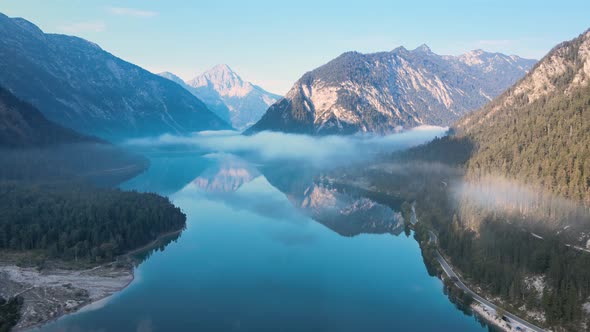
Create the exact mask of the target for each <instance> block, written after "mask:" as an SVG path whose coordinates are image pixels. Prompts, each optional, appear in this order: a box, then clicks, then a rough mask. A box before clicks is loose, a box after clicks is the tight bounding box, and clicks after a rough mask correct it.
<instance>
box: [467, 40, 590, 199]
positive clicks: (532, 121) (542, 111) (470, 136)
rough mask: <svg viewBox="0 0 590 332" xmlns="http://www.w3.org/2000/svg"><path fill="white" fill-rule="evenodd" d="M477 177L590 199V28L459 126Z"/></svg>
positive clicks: (552, 53) (559, 47) (472, 174)
mask: <svg viewBox="0 0 590 332" xmlns="http://www.w3.org/2000/svg"><path fill="white" fill-rule="evenodd" d="M455 127H456V129H455V130H456V137H458V138H462V139H466V140H469V141H471V142H472V144H473V145H474V146H475V147H476V149H475V150H474V151H473V153H472V155H471V156H470V158H469V160H468V161H467V166H468V172H469V175H471V176H478V177H479V176H482V175H486V174H500V175H502V176H505V177H509V178H511V179H516V180H518V181H520V182H522V183H527V184H531V185H538V186H541V187H543V188H545V189H547V190H548V191H550V192H552V193H554V194H558V195H560V196H564V197H567V198H570V199H573V200H575V201H578V202H580V201H582V202H584V203H586V205H590V135H589V133H590V30H588V31H586V32H585V33H583V34H582V35H580V36H579V37H578V38H576V39H574V40H571V41H568V42H564V43H562V44H560V45H558V46H556V47H555V48H554V49H553V50H552V51H551V52H550V53H549V54H548V55H546V56H545V57H544V58H543V59H542V60H541V61H539V63H538V64H537V65H536V66H535V67H534V68H533V69H532V70H531V71H530V72H529V73H528V74H527V75H526V76H525V77H524V78H523V79H522V80H520V81H519V82H518V83H517V84H516V85H514V86H512V87H511V88H510V89H508V90H507V91H506V92H505V93H503V94H502V95H501V96H500V97H498V98H496V99H495V100H494V101H493V102H491V103H490V104H488V105H486V106H485V107H484V108H483V109H481V110H480V111H478V112H475V113H472V114H470V115H468V116H466V117H464V118H462V119H461V120H460V121H458V122H457V124H456V125H455Z"/></svg>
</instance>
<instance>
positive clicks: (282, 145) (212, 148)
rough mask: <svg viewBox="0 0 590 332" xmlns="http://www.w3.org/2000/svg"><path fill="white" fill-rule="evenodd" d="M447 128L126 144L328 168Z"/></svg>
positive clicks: (222, 134) (219, 135) (226, 134)
mask: <svg viewBox="0 0 590 332" xmlns="http://www.w3.org/2000/svg"><path fill="white" fill-rule="evenodd" d="M446 131H447V128H443V127H433V126H424V127H418V128H415V129H411V130H408V131H405V132H402V133H398V134H392V135H388V136H377V135H355V136H309V135H300V134H286V133H278V132H261V133H258V134H256V135H252V136H243V135H241V134H239V133H237V132H233V131H217V132H200V133H196V134H194V135H192V136H174V135H162V136H159V137H152V138H143V139H134V140H130V141H128V142H127V143H126V144H127V145H130V146H138V147H174V146H185V147H186V146H192V147H198V148H200V149H202V150H203V151H204V152H226V153H234V154H241V155H248V156H250V157H254V158H256V159H258V160H260V161H261V162H268V161H298V162H304V163H309V164H311V165H314V166H318V167H331V166H338V165H342V164H350V163H354V162H359V161H366V160H368V159H369V158H372V157H374V156H376V155H378V154H380V153H389V152H394V151H399V150H403V149H407V148H410V147H412V146H416V145H420V144H423V143H426V142H428V141H430V140H432V139H434V138H435V137H437V136H438V137H441V136H444V135H445V133H446Z"/></svg>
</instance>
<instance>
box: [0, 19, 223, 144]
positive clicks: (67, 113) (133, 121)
mask: <svg viewBox="0 0 590 332" xmlns="http://www.w3.org/2000/svg"><path fill="white" fill-rule="evenodd" d="M0 85H1V86H3V87H5V88H6V89H8V90H9V91H11V92H12V93H14V94H15V95H16V96H17V97H19V98H21V99H23V100H24V101H27V102H29V103H31V104H32V105H34V106H35V107H37V108H38V109H39V110H40V111H41V112H42V113H43V114H44V115H45V116H46V117H47V118H48V119H50V120H52V121H55V122H57V123H59V124H61V125H62V126H65V127H68V128H72V129H75V130H77V131H79V132H81V133H85V134H91V135H97V136H100V137H103V138H114V139H120V138H126V137H134V136H144V135H157V134H162V133H166V132H170V133H175V134H180V133H188V132H192V131H199V130H210V129H227V128H230V126H229V125H228V124H227V123H225V122H224V121H223V120H221V119H220V118H219V117H217V116H216V115H215V114H213V113H212V112H210V111H209V110H208V109H207V107H206V106H205V104H203V103H202V102H201V101H200V100H198V98H196V97H195V96H193V95H192V94H190V93H188V92H187V91H186V90H185V89H182V88H180V87H179V86H178V85H177V84H173V83H171V82H170V81H169V80H166V79H163V78H162V77H159V76H158V75H154V74H152V73H150V72H148V71H146V70H144V69H142V68H140V67H138V66H136V65H133V64H131V63H128V62H125V61H123V60H121V59H119V58H117V57H115V56H113V55H112V54H110V53H108V52H106V51H104V50H102V49H101V48H100V47H99V46H97V45H96V44H93V43H91V42H88V41H86V40H84V39H80V38H77V37H71V36H65V35H58V34H45V33H43V32H42V31H41V30H40V29H39V28H38V27H37V26H35V25H34V24H32V23H31V22H28V21H26V20H24V19H22V18H9V17H7V16H5V15H3V14H0Z"/></svg>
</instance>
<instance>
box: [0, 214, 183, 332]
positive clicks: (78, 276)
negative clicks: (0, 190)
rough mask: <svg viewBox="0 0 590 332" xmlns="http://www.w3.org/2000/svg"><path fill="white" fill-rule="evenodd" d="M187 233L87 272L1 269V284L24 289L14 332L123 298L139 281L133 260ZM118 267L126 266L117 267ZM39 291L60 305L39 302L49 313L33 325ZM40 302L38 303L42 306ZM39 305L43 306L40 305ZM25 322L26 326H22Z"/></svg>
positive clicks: (52, 321)
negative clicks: (131, 286) (121, 294)
mask: <svg viewBox="0 0 590 332" xmlns="http://www.w3.org/2000/svg"><path fill="white" fill-rule="evenodd" d="M185 229H186V226H185V227H183V228H181V229H179V230H175V231H171V232H167V233H163V234H160V235H159V236H158V237H157V238H155V239H154V240H153V241H151V242H150V243H148V244H146V245H144V246H142V247H139V248H136V249H133V250H131V251H129V252H127V253H125V254H122V255H120V256H118V257H117V258H116V259H115V260H114V261H112V262H109V263H105V264H102V265H98V266H96V267H93V268H90V269H86V270H78V271H76V270H63V269H52V270H47V271H36V270H35V268H21V267H18V266H16V265H10V263H8V264H6V265H0V276H2V277H1V278H0V283H4V284H6V283H8V284H11V286H14V287H20V288H23V289H24V290H20V289H19V291H18V292H16V293H14V295H17V294H18V295H19V296H24V300H25V303H24V304H23V307H22V308H21V318H20V319H19V322H18V323H17V325H15V326H14V327H13V329H12V331H18V332H23V331H38V330H39V329H40V328H42V327H43V326H45V325H47V324H50V323H54V322H56V321H58V320H59V319H62V318H64V317H67V316H69V315H74V314H77V313H80V312H83V311H84V309H88V308H89V307H90V306H92V305H95V304H97V303H99V302H101V301H105V300H107V299H108V298H111V297H113V296H114V295H116V294H120V293H121V292H122V291H123V290H125V289H126V288H128V287H129V286H130V285H131V284H132V283H133V282H134V281H135V280H136V271H135V270H136V266H137V265H136V264H137V263H138V260H137V259H136V258H134V257H133V256H134V255H136V254H138V253H141V252H146V251H149V250H151V249H155V248H156V246H157V245H158V244H159V243H160V242H161V241H162V240H165V239H167V238H169V237H171V236H175V235H179V234H181V233H182V231H184V230H185ZM118 263H122V265H121V266H117V264H118ZM15 274H17V275H18V274H22V275H23V278H20V279H19V277H15V276H14V275H15ZM27 277H28V279H27ZM25 279H26V280H25ZM44 279H45V280H44ZM31 280H35V281H31ZM64 280H65V281H64ZM68 281H69V282H68ZM35 291H43V292H44V294H45V293H47V292H49V293H50V295H54V296H57V297H59V299H58V300H57V301H56V299H55V298H53V299H49V298H40V299H39V300H44V303H41V307H43V308H44V309H45V312H43V313H42V314H45V316H44V317H37V318H36V319H38V320H39V321H37V322H34V323H32V322H27V319H29V320H32V319H34V318H35V317H30V315H31V312H32V313H35V314H38V311H37V310H36V308H35V307H32V308H31V304H30V303H27V300H28V301H29V302H33V301H34V299H33V297H35V296H37V294H33V293H35ZM79 292H83V293H84V294H85V298H84V299H79V298H77V297H76V296H77V295H78V294H79ZM14 295H12V296H14ZM39 300H38V301H37V302H42V301H39ZM55 303H57V304H58V306H59V307H58V309H56V308H54V307H53V306H55ZM27 305H28V306H27ZM36 305H39V304H38V303H36ZM51 305H53V306H51ZM27 314H29V315H27ZM23 322H24V325H23V326H19V324H22V323H23Z"/></svg>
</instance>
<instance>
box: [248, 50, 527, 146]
mask: <svg viewBox="0 0 590 332" xmlns="http://www.w3.org/2000/svg"><path fill="white" fill-rule="evenodd" d="M535 62H536V61H535V60H528V59H523V58H520V57H518V56H514V55H510V56H508V55H503V54H499V53H487V52H484V51H481V50H476V51H472V52H469V53H467V54H463V55H461V56H441V55H437V54H435V53H433V52H432V51H431V50H430V49H429V48H428V46H426V45H423V46H421V47H418V48H417V49H415V50H411V51H410V50H406V49H405V48H403V47H400V48H397V49H395V50H393V51H391V52H381V53H374V54H361V53H357V52H348V53H344V54H342V55H341V56H339V57H338V58H336V59H334V60H332V61H331V62H329V63H327V64H326V65H324V66H321V67H319V68H317V69H315V70H313V71H311V72H308V73H306V74H305V75H303V77H302V78H301V79H299V80H298V81H297V82H296V83H295V85H294V86H293V87H292V88H291V90H290V91H289V92H288V94H287V96H286V97H285V98H283V99H281V100H279V101H278V102H277V103H275V104H274V105H272V106H271V107H270V108H269V109H268V111H267V112H266V114H265V115H264V116H263V117H262V119H261V120H260V121H259V122H258V123H256V124H255V125H254V126H253V127H251V128H250V129H249V130H248V131H247V132H248V133H254V132H258V131H263V130H272V131H284V132H294V133H306V134H315V135H325V134H354V133H359V132H360V133H363V132H374V133H380V134H384V133H389V132H394V131H396V130H399V129H401V128H402V127H415V126H419V125H425V124H428V125H444V126H446V125H450V124H452V123H453V122H454V121H456V120H457V119H459V118H460V117H461V116H462V115H464V114H466V113H468V112H470V111H472V110H475V109H477V108H479V107H481V106H483V105H484V104H486V103H487V102H489V101H490V100H492V99H493V98H494V97H496V96H498V95H499V94H501V93H502V92H503V91H504V90H505V89H506V88H508V87H509V86H511V85H512V84H514V83H515V82H516V81H517V80H518V79H520V78H521V77H523V76H524V75H525V74H526V73H527V71H528V70H529V69H530V68H531V67H532V66H533V65H534V64H535Z"/></svg>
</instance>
